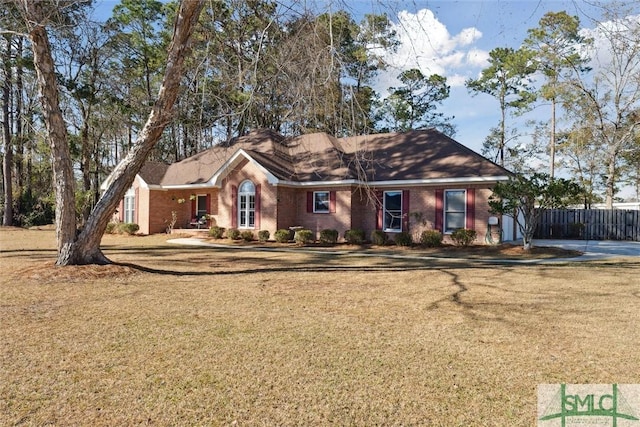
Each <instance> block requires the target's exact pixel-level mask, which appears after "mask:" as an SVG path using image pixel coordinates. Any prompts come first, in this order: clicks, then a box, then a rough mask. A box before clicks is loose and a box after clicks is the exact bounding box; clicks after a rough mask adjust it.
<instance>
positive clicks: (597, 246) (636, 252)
mask: <svg viewBox="0 0 640 427" xmlns="http://www.w3.org/2000/svg"><path fill="white" fill-rule="evenodd" d="M167 242H168V243H173V244H178V245H188V246H202V247H210V248H218V249H226V250H234V249H235V250H250V251H264V252H296V253H315V254H317V253H323V254H329V255H336V256H345V257H379V258H392V259H409V260H424V261H427V260H431V261H439V262H484V263H490V264H557V263H567V262H575V261H592V260H598V259H606V258H614V257H640V242H626V241H623V242H618V241H596V240H589V241H585V240H547V239H545V240H535V241H534V246H551V247H560V248H564V249H573V250H577V251H581V252H584V254H583V255H582V256H579V257H573V258H550V259H473V260H469V259H467V258H450V257H437V256H426V255H419V254H408V253H398V254H390V253H380V252H367V251H359V250H358V251H344V250H336V251H332V250H330V249H326V248H325V249H314V248H305V247H301V248H293V247H292V248H283V247H277V248H276V247H264V246H237V245H225V244H221V243H212V242H208V241H205V240H203V239H198V238H193V237H192V238H177V239H170V240H168V241H167Z"/></svg>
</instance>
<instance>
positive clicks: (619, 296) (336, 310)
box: [0, 229, 640, 426]
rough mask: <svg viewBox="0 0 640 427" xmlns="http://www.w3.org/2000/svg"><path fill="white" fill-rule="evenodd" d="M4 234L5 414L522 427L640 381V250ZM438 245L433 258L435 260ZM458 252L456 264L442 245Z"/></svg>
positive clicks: (0, 345) (68, 420) (79, 421)
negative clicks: (186, 243) (59, 243)
mask: <svg viewBox="0 0 640 427" xmlns="http://www.w3.org/2000/svg"><path fill="white" fill-rule="evenodd" d="M166 239H167V236H149V237H124V236H107V237H105V239H104V247H105V252H106V254H107V256H109V257H110V258H111V259H112V260H114V261H117V262H120V263H122V264H119V265H112V266H106V267H94V266H90V267H70V268H64V269H57V268H54V267H52V266H51V264H52V262H53V259H54V254H55V253H54V249H53V248H54V234H53V232H52V231H35V230H30V231H25V230H16V229H0V249H1V250H0V319H2V321H1V323H0V425H22V424H24V425H45V424H54V425H92V426H95V425H105V426H107V425H109V426H111V425H131V424H142V425H147V424H153V425H236V424H237V425H438V426H439V425H442V426H470V425H474V426H476V425H487V426H496V425H511V426H520V425H534V424H535V419H536V398H537V395H536V387H537V385H538V384H541V383H614V382H615V383H640V372H639V371H638V369H637V366H640V316H638V314H639V313H640V283H638V280H637V277H638V271H640V261H639V260H637V259H636V260H633V259H627V260H624V261H623V260H615V261H601V262H591V263H572V264H565V265H506V266H496V265H493V264H489V263H485V262H484V260H483V257H482V256H480V255H478V256H476V257H475V259H471V260H468V261H461V260H460V261H458V260H455V261H452V260H451V259H449V260H445V261H442V262H440V261H438V260H437V259H433V260H428V261H425V260H420V259H411V258H404V259H390V258H383V257H375V256H371V257H366V258H365V257H363V258H356V257H339V256H335V255H334V254H332V253H323V252H322V251H315V252H305V253H292V252H265V251H258V250H242V251H232V250H228V249H224V248H220V249H218V248H198V247H183V246H176V245H171V244H167V243H166ZM436 255H437V254H436ZM455 258H458V257H455Z"/></svg>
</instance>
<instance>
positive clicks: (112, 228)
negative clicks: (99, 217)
mask: <svg viewBox="0 0 640 427" xmlns="http://www.w3.org/2000/svg"><path fill="white" fill-rule="evenodd" d="M117 228H118V223H117V222H110V223H109V224H107V229H106V230H104V232H105V233H106V234H113V233H115V232H116V229H117Z"/></svg>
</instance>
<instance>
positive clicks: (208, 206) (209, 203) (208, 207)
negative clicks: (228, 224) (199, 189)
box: [207, 194, 211, 214]
mask: <svg viewBox="0 0 640 427" xmlns="http://www.w3.org/2000/svg"><path fill="white" fill-rule="evenodd" d="M210 213H211V194H207V214H210Z"/></svg>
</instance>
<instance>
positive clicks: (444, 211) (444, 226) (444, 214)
mask: <svg viewBox="0 0 640 427" xmlns="http://www.w3.org/2000/svg"><path fill="white" fill-rule="evenodd" d="M453 191H456V192H462V193H464V211H463V212H464V225H463V227H462V228H465V226H466V224H467V190H466V189H463V188H451V189H449V190H444V193H443V194H442V230H443V234H451V233H453V232H454V231H455V230H456V229H451V230H447V193H449V192H453ZM455 212H459V211H455Z"/></svg>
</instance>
